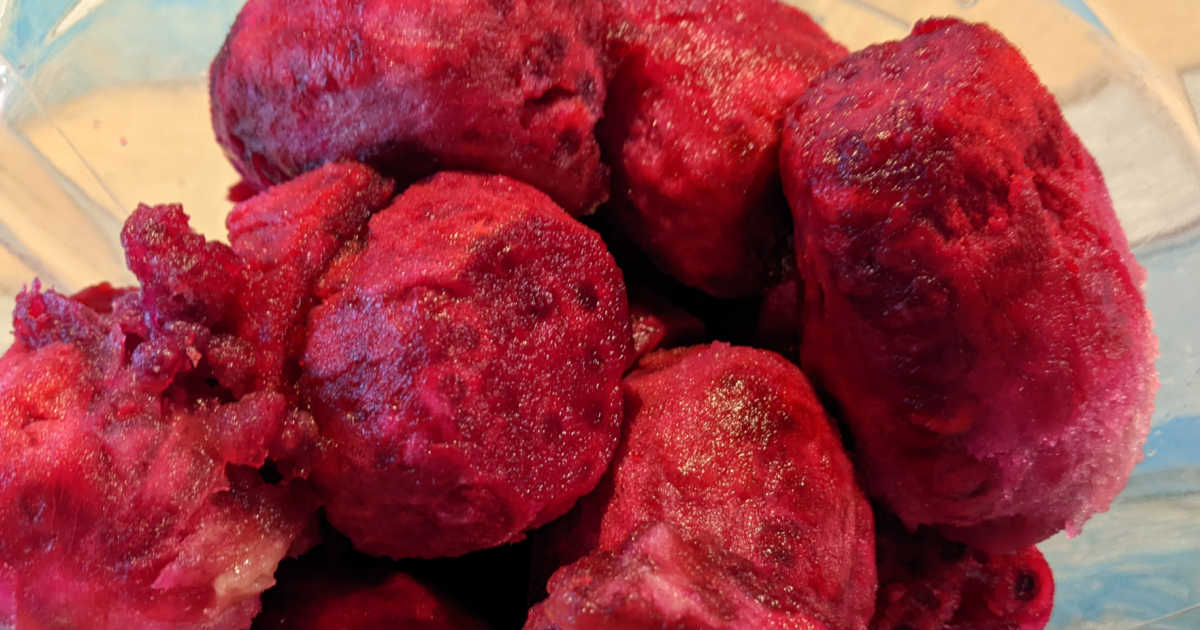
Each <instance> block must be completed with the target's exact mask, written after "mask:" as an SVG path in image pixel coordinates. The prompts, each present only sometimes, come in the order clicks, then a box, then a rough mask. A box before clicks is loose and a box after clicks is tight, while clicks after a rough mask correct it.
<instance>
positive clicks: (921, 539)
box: [871, 516, 1054, 630]
mask: <svg viewBox="0 0 1200 630" xmlns="http://www.w3.org/2000/svg"><path fill="white" fill-rule="evenodd" d="M875 542H876V553H877V557H878V559H879V597H878V603H877V604H876V608H875V618H874V619H873V620H872V622H871V628H872V630H1042V628H1045V627H1046V624H1047V623H1049V622H1050V613H1051V611H1052V609H1053V608H1054V576H1053V575H1052V574H1051V573H1050V566H1049V565H1048V564H1046V560H1045V559H1044V558H1043V557H1042V554H1041V553H1040V552H1039V551H1038V550H1037V549H1036V548H1034V547H1027V548H1025V549H1022V550H1021V551H1017V552H1014V553H1007V554H988V553H986V552H983V551H979V550H974V549H970V548H968V547H967V546H966V545H963V544H961V543H956V542H951V541H949V540H946V539H945V538H942V537H941V536H940V535H938V534H937V532H935V531H933V530H931V529H928V528H922V529H920V530H919V531H918V532H917V533H915V534H913V533H909V532H908V531H906V530H905V529H904V526H903V525H901V524H900V523H899V522H897V521H896V520H895V519H894V518H892V517H888V516H884V517H883V518H880V519H879V523H878V526H877V527H876V538H875Z"/></svg>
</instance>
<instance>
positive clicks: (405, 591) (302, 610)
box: [254, 570, 487, 630]
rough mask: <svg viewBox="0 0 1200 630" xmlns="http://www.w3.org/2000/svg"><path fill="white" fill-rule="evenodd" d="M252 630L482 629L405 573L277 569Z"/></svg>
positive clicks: (481, 625) (455, 606)
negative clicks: (383, 573) (285, 570)
mask: <svg viewBox="0 0 1200 630" xmlns="http://www.w3.org/2000/svg"><path fill="white" fill-rule="evenodd" d="M278 577H279V585H278V586H276V587H275V588H274V589H271V590H270V591H268V592H267V594H266V595H264V596H263V614H262V615H260V616H259V617H258V618H257V619H255V620H254V628H255V630H383V629H385V628H397V629H403V630H485V629H486V628H487V626H486V625H484V624H483V623H482V622H480V621H478V620H476V619H474V618H473V617H471V616H469V615H467V614H466V613H464V612H463V611H461V610H460V609H459V607H458V606H457V605H456V604H454V603H453V602H451V601H450V600H448V599H446V598H445V597H443V596H442V595H440V594H438V593H437V592H435V591H433V590H432V589H430V588H428V587H426V586H425V585H424V584H421V583H420V582H418V581H416V580H414V579H413V578H411V577H409V576H407V575H405V574H403V573H393V574H391V575H377V574H376V573H375V572H363V571H359V572H355V573H351V572H350V571H348V570H333V571H330V570H322V571H319V572H318V571H313V570H308V571H304V570H291V571H287V572H284V571H282V570H281V572H280V575H279V576H278Z"/></svg>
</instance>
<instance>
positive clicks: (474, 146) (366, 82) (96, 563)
mask: <svg viewBox="0 0 1200 630" xmlns="http://www.w3.org/2000/svg"><path fill="white" fill-rule="evenodd" d="M211 97H212V117H213V126H214V129H215V132H216V136H217V140H218V141H219V142H220V144H221V145H222V146H223V147H224V149H225V150H226V153H227V155H228V156H229V159H230V160H231V161H232V162H233V164H234V165H235V166H236V167H237V169H238V171H239V172H240V173H241V174H242V176H243V177H244V182H243V183H242V184H240V185H239V186H237V187H236V188H235V191H236V193H235V195H236V196H237V197H238V199H237V201H238V203H237V204H236V206H235V207H234V208H233V210H232V212H230V214H229V216H228V219H227V227H228V229H229V234H228V245H226V244H223V243H219V242H215V241H207V240H206V239H205V238H204V237H202V236H200V235H198V234H196V233H194V232H193V231H191V229H190V228H189V227H188V220H187V216H186V215H185V214H184V212H183V209H182V208H180V207H179V206H172V205H163V206H141V207H139V208H138V209H137V210H136V211H135V212H134V213H133V214H132V215H131V216H130V217H129V219H128V221H127V223H126V225H125V228H124V230H123V232H122V235H121V236H122V244H123V245H124V248H125V252H126V257H127V261H128V264H129V267H130V269H131V270H132V271H133V272H134V274H135V275H136V276H137V278H138V280H139V283H140V286H138V287H130V288H114V287H112V286H109V285H107V284H104V285H99V286H95V287H91V288H88V289H85V290H83V291H81V292H79V293H76V294H74V295H64V294H60V293H58V292H56V291H54V290H49V289H43V288H42V287H40V286H39V285H38V284H37V283H36V282H34V283H33V285H32V286H31V287H30V288H28V289H27V290H25V291H24V292H23V293H22V294H21V295H20V296H19V298H18V300H17V306H16V311H15V315H14V320H13V327H14V332H15V339H16V341H15V343H14V345H13V346H12V347H11V348H10V349H9V350H8V351H7V353H5V354H4V355H3V357H2V358H0V626H3V627H13V628H17V629H19V630H50V629H55V630H57V629H65V628H70V629H85V630H86V629H90V628H97V629H100V628H104V629H108V628H120V629H122V630H126V629H130V628H137V629H143V628H144V629H149V630H180V629H184V628H199V629H211V630H224V629H244V628H250V627H251V626H252V625H253V626H254V627H256V628H294V629H305V628H309V629H315V630H330V629H334V628H348V629H364V630H365V629H366V628H384V627H387V628H430V629H463V630H465V629H480V628H489V627H495V628H504V627H509V628H516V627H519V626H520V625H521V624H522V623H524V628H525V629H526V630H587V629H592V628H607V629H645V630H651V629H666V628H673V629H674V628H680V629H697V630H718V629H745V630H761V629H767V630H770V629H775V630H783V629H803V630H868V629H870V630H941V629H947V630H949V629H955V630H958V629H961V630H1018V629H1019V630H1030V629H1038V628H1042V627H1044V626H1045V625H1046V623H1047V621H1048V620H1049V617H1050V611H1051V607H1052V602H1053V580H1052V578H1051V575H1050V570H1049V568H1048V566H1047V565H1046V563H1045V561H1044V560H1043V559H1042V557H1041V555H1040V554H1039V553H1038V552H1037V550H1036V549H1035V548H1034V547H1033V545H1034V544H1036V543H1038V542H1039V541H1042V540H1044V539H1046V538H1047V537H1049V536H1051V535H1053V534H1055V533H1057V532H1059V531H1062V530H1066V531H1068V532H1077V531H1078V530H1079V529H1080V528H1081V527H1082V526H1083V524H1084V522H1085V521H1086V520H1087V519H1088V518H1089V517H1090V516H1091V515H1093V514H1095V513H1097V512H1100V511H1103V510H1105V509H1107V508H1108V506H1109V504H1110V502H1111V501H1112V500H1113V498H1114V497H1115V496H1116V495H1117V493H1118V492H1119V491H1120V490H1121V489H1122V487H1123V486H1124V484H1125V481H1126V480H1127V478H1128V476H1129V474H1130V471H1131V470H1132V468H1133V466H1134V464H1136V463H1137V461H1138V460H1139V458H1140V453H1141V446H1142V444H1143V442H1144V440H1145V437H1146V432H1147V430H1148V426H1149V418H1150V413H1151V407H1152V400H1153V395H1154V392H1155V389H1156V386H1157V381H1156V376H1155V373H1154V368H1153V360H1154V358H1155V355H1156V342H1155V340H1154V337H1153V335H1152V333H1151V329H1150V317H1149V314H1148V312H1147V310H1146V307H1145V304H1144V300H1143V297H1142V294H1141V284H1142V282H1143V280H1144V278H1143V275H1144V274H1143V271H1142V270H1141V268H1140V267H1139V266H1138V264H1137V263H1136V262H1135V261H1134V259H1133V256H1132V254H1131V253H1130V250H1129V246H1128V244H1127V242H1126V239H1125V236H1124V234H1123V232H1122V231H1121V228H1120V226H1119V225H1118V223H1117V220H1116V217H1115V215H1114V213H1113V209H1112V203H1111V201H1110V200H1109V197H1108V193H1107V190H1106V188H1105V185H1104V181H1103V178H1102V177H1101V174H1100V172H1099V170H1098V168H1097V167H1096V163H1095V162H1094V160H1093V159H1092V158H1091V156H1090V155H1089V154H1088V153H1087V151H1086V150H1085V149H1084V147H1083V146H1082V144H1081V143H1080V141H1079V139H1078V138H1077V137H1076V136H1075V135H1074V133H1073V132H1072V131H1071V130H1070V129H1069V128H1068V126H1067V124H1066V123H1065V122H1064V120H1063V118H1062V115H1061V113H1060V111H1059V109H1058V107H1057V105H1056V104H1055V101H1054V99H1053V97H1052V96H1051V95H1050V94H1049V93H1048V92H1047V91H1046V89H1045V87H1043V86H1042V85H1041V84H1040V83H1039V81H1038V79H1037V78H1036V76H1034V74H1033V72H1032V71H1031V70H1030V68H1029V66H1028V65H1027V63H1026V62H1025V60H1024V59H1023V58H1022V57H1021V55H1020V54H1019V52H1018V51H1017V50H1016V49H1015V48H1014V47H1013V46H1012V45H1011V44H1010V43H1008V42H1007V41H1006V40H1005V39H1004V38H1003V37H1002V36H1001V35H999V34H998V33H996V32H995V31H993V30H991V29H990V28H988V27H987V26H984V25H977V24H967V23H963V22H960V21H957V20H953V19H935V20H928V21H924V22H921V23H919V24H917V25H916V27H915V28H914V30H913V32H912V34H911V35H910V36H909V37H907V38H906V39H904V40H901V41H897V42H891V43H885V44H880V45H876V46H871V47H869V48H866V49H864V50H861V51H858V52H854V53H851V52H849V51H847V50H846V49H845V48H844V47H842V46H841V45H840V44H838V43H837V42H835V41H833V40H832V39H831V38H830V37H829V36H828V35H826V34H825V33H824V31H822V30H821V28H820V27H819V26H818V25H817V24H816V23H815V22H813V21H812V20H811V19H810V18H809V17H808V16H806V15H805V14H804V13H802V12H800V11H798V10H796V9H794V8H791V7H789V6H787V5H784V4H781V3H778V2H776V1H775V0H539V1H534V0H454V1H453V2H450V1H446V2H426V1H425V0H420V1H418V0H306V1H303V2H301V1H297V0H250V1H249V2H248V3H247V4H246V6H245V7H244V8H243V9H242V12H241V14H240V15H239V16H238V19H237V21H236V23H235V24H234V25H233V27H232V30H231V32H230V33H229V36H228V39H227V40H226V42H225V45H224V47H223V48H222V49H221V51H220V53H219V54H218V55H217V57H216V59H215V60H214V62H213V65H212V72H211ZM31 210H32V209H31Z"/></svg>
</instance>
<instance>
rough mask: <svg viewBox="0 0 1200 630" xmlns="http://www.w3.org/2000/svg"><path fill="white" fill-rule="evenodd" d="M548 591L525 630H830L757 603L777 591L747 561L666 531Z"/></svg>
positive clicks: (589, 562) (594, 560)
mask: <svg viewBox="0 0 1200 630" xmlns="http://www.w3.org/2000/svg"><path fill="white" fill-rule="evenodd" d="M549 588H550V591H551V592H552V593H554V596H553V597H551V598H550V599H548V600H546V601H545V602H544V603H542V604H539V605H538V606H536V607H534V608H533V610H531V611H530V614H529V619H528V621H526V623H525V630H567V629H570V630H651V629H654V630H657V629H659V628H687V629H688V630H826V626H824V625H822V624H821V623H820V622H818V621H816V620H815V619H814V618H813V617H812V616H810V615H809V614H807V613H806V612H804V611H802V610H796V609H795V608H792V607H790V606H787V605H781V606H780V605H774V604H764V603H763V602H762V601H761V600H759V599H756V596H758V595H760V594H762V593H765V592H768V591H770V590H771V588H772V587H771V585H768V584H763V583H760V582H759V578H758V576H757V575H756V573H755V571H754V568H753V567H752V566H751V565H750V563H748V562H746V561H745V560H744V559H742V558H739V557H737V556H736V555H734V554H731V553H729V552H728V551H725V550H723V549H722V547H721V546H720V545H719V544H707V545H706V544H701V543H697V542H694V541H693V542H688V541H685V540H683V539H682V538H680V537H679V536H678V535H677V534H676V533H675V532H674V531H672V529H671V527H670V526H668V525H665V524H657V525H648V526H646V527H644V528H642V529H640V530H639V531H637V532H636V533H635V534H634V535H633V537H632V538H631V539H630V541H629V543H628V544H626V545H625V546H624V547H622V548H621V549H620V550H619V551H616V552H609V551H597V552H595V553H592V554H591V555H589V556H587V557H586V558H585V559H583V560H581V561H580V562H578V563H576V564H573V565H571V566H569V567H566V568H564V569H562V570H561V571H559V572H558V573H556V574H555V575H554V578H553V579H551V581H550V587H549Z"/></svg>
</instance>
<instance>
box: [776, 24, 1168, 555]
mask: <svg viewBox="0 0 1200 630" xmlns="http://www.w3.org/2000/svg"><path fill="white" fill-rule="evenodd" d="M783 172H784V183H785V186H786V188H787V193H788V198H789V200H790V201H791V204H792V207H793V210H794V212H795V219H796V248H797V258H798V268H799V273H800V277H801V280H802V282H803V284H804V287H805V295H804V300H803V302H804V306H803V311H804V314H803V327H804V331H803V337H804V344H803V349H802V353H803V364H804V366H805V367H806V369H808V370H809V371H810V373H811V374H813V376H814V378H815V379H816V380H818V381H819V382H820V383H821V384H822V385H823V386H824V387H825V388H827V389H828V391H829V392H830V393H831V394H832V395H833V396H834V397H835V398H836V399H837V401H838V403H839V404H840V405H841V407H842V408H843V410H844V412H845V419H846V421H847V423H848V425H849V427H850V429H851V432H852V434H853V437H854V438H855V442H856V444H857V450H856V457H857V463H858V465H859V466H860V468H861V470H862V471H863V473H864V478H865V480H866V484H867V486H868V490H869V491H870V492H871V493H873V494H874V495H875V496H876V497H878V498H880V499H881V500H882V501H883V502H884V503H886V504H887V506H888V507H889V508H890V509H891V510H893V511H894V512H895V513H896V514H897V515H898V516H899V517H900V518H901V519H902V520H903V521H904V522H905V524H906V525H907V526H908V527H910V528H915V527H916V526H917V525H920V524H929V525H935V526H937V527H938V528H939V529H940V530H941V531H942V533H944V534H945V535H946V536H947V537H949V538H952V539H956V540H959V541H962V542H966V543H968V544H970V545H972V546H975V547H978V548H981V549H984V550H987V551H993V552H1005V551H1015V550H1018V549H1022V548H1024V547H1027V546H1029V545H1031V544H1033V543H1035V542H1037V541H1039V540H1042V539H1044V538H1046V537H1048V536H1050V535H1051V534H1053V533H1055V532H1057V531H1059V530H1061V529H1064V528H1066V529H1067V530H1068V531H1069V532H1077V531H1079V528H1080V527H1081V526H1082V525H1083V523H1084V521H1086V520H1087V519H1088V517H1090V516H1091V515H1092V514H1094V513H1096V512H1099V511H1103V510H1106V509H1107V508H1108V505H1109V503H1110V502H1111V501H1112V499H1113V497H1114V496H1116V494H1117V493H1118V492H1119V491H1120V490H1121V488H1122V487H1123V486H1124V485H1125V481H1126V479H1127V478H1128V476H1129V473H1130V471H1131V470H1132V468H1133V466H1134V464H1135V463H1136V462H1137V461H1138V460H1139V459H1140V457H1141V446H1142V443H1143V441H1144V439H1145V436H1146V432H1147V430H1148V428H1149V420H1150V412H1151V407H1152V401H1153V396H1154V392H1155V389H1156V386H1157V385H1156V378H1155V373H1154V364H1153V360H1154V357H1155V354H1156V342H1155V340H1154V337H1153V335H1152V333H1151V329H1150V315H1149V313H1148V312H1147V310H1146V306H1145V303H1144V301H1143V298H1142V295H1141V292H1140V285H1141V283H1142V280H1143V276H1144V272H1143V271H1142V269H1141V268H1140V267H1139V266H1138V265H1137V263H1136V262H1135V261H1134V259H1133V256H1132V254H1131V253H1130V251H1129V246H1128V244H1127V243H1126V240H1125V236H1124V234H1123V233H1122V232H1121V227H1120V225H1119V224H1118V223H1117V218H1116V215H1115V214H1114V213H1113V209H1112V203H1111V201H1110V200H1109V197H1108V192H1107V191H1106V189H1105V187H1104V180H1103V178H1102V177H1101V175H1100V171H1099V170H1098V169H1097V168H1096V164H1095V161H1094V160H1093V159H1092V158H1091V156H1090V155H1089V154H1088V153H1087V151H1086V150H1085V149H1084V147H1083V145H1081V144H1080V142H1079V139H1078V138H1077V137H1076V136H1075V134H1074V133H1072V132H1071V130H1070V129H1069V128H1068V127H1067V124H1066V122H1065V121H1064V120H1063V118H1062V115H1061V113H1060V112H1059V110H1058V106H1057V105H1056V104H1055V101H1054V98H1053V97H1052V96H1051V95H1050V94H1049V93H1048V92H1047V91H1046V89H1045V88H1044V87H1043V86H1042V85H1041V84H1040V83H1039V82H1038V80H1037V77H1035V76H1034V74H1033V72H1032V71H1031V70H1030V69H1029V66H1028V65H1027V64H1026V62H1025V60H1024V59H1023V58H1022V57H1021V55H1020V53H1019V52H1017V50H1016V49H1015V48H1014V47H1013V46H1012V45H1011V44H1009V43H1008V42H1007V41H1005V40H1004V38H1003V37H1001V36H1000V35H999V34H997V33H996V32H994V31H992V30H991V29H989V28H987V27H986V26H982V25H970V24H964V23H962V22H958V21H956V20H935V21H927V22H922V23H920V24H918V25H917V27H916V28H915V29H914V30H913V34H912V35H911V36H910V37H908V38H907V39H905V40H903V41H899V42H892V43H888V44H882V45H878V46H872V47H870V48H867V49H865V50H863V51H860V52H858V53H855V54H854V55H851V56H850V57H849V58H847V59H846V60H845V61H843V62H842V63H840V64H838V65H837V66H835V67H834V68H832V69H831V70H830V71H829V72H827V73H826V74H824V75H823V76H822V77H821V78H819V79H818V80H817V81H816V82H815V83H814V84H813V87H812V88H811V89H810V90H809V91H808V92H807V93H806V94H805V96H804V98H803V99H801V100H800V101H799V102H798V103H797V105H796V107H795V109H794V110H793V111H792V113H791V116H790V118H789V122H788V128H787V132H786V133H785V140H784V148H783Z"/></svg>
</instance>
